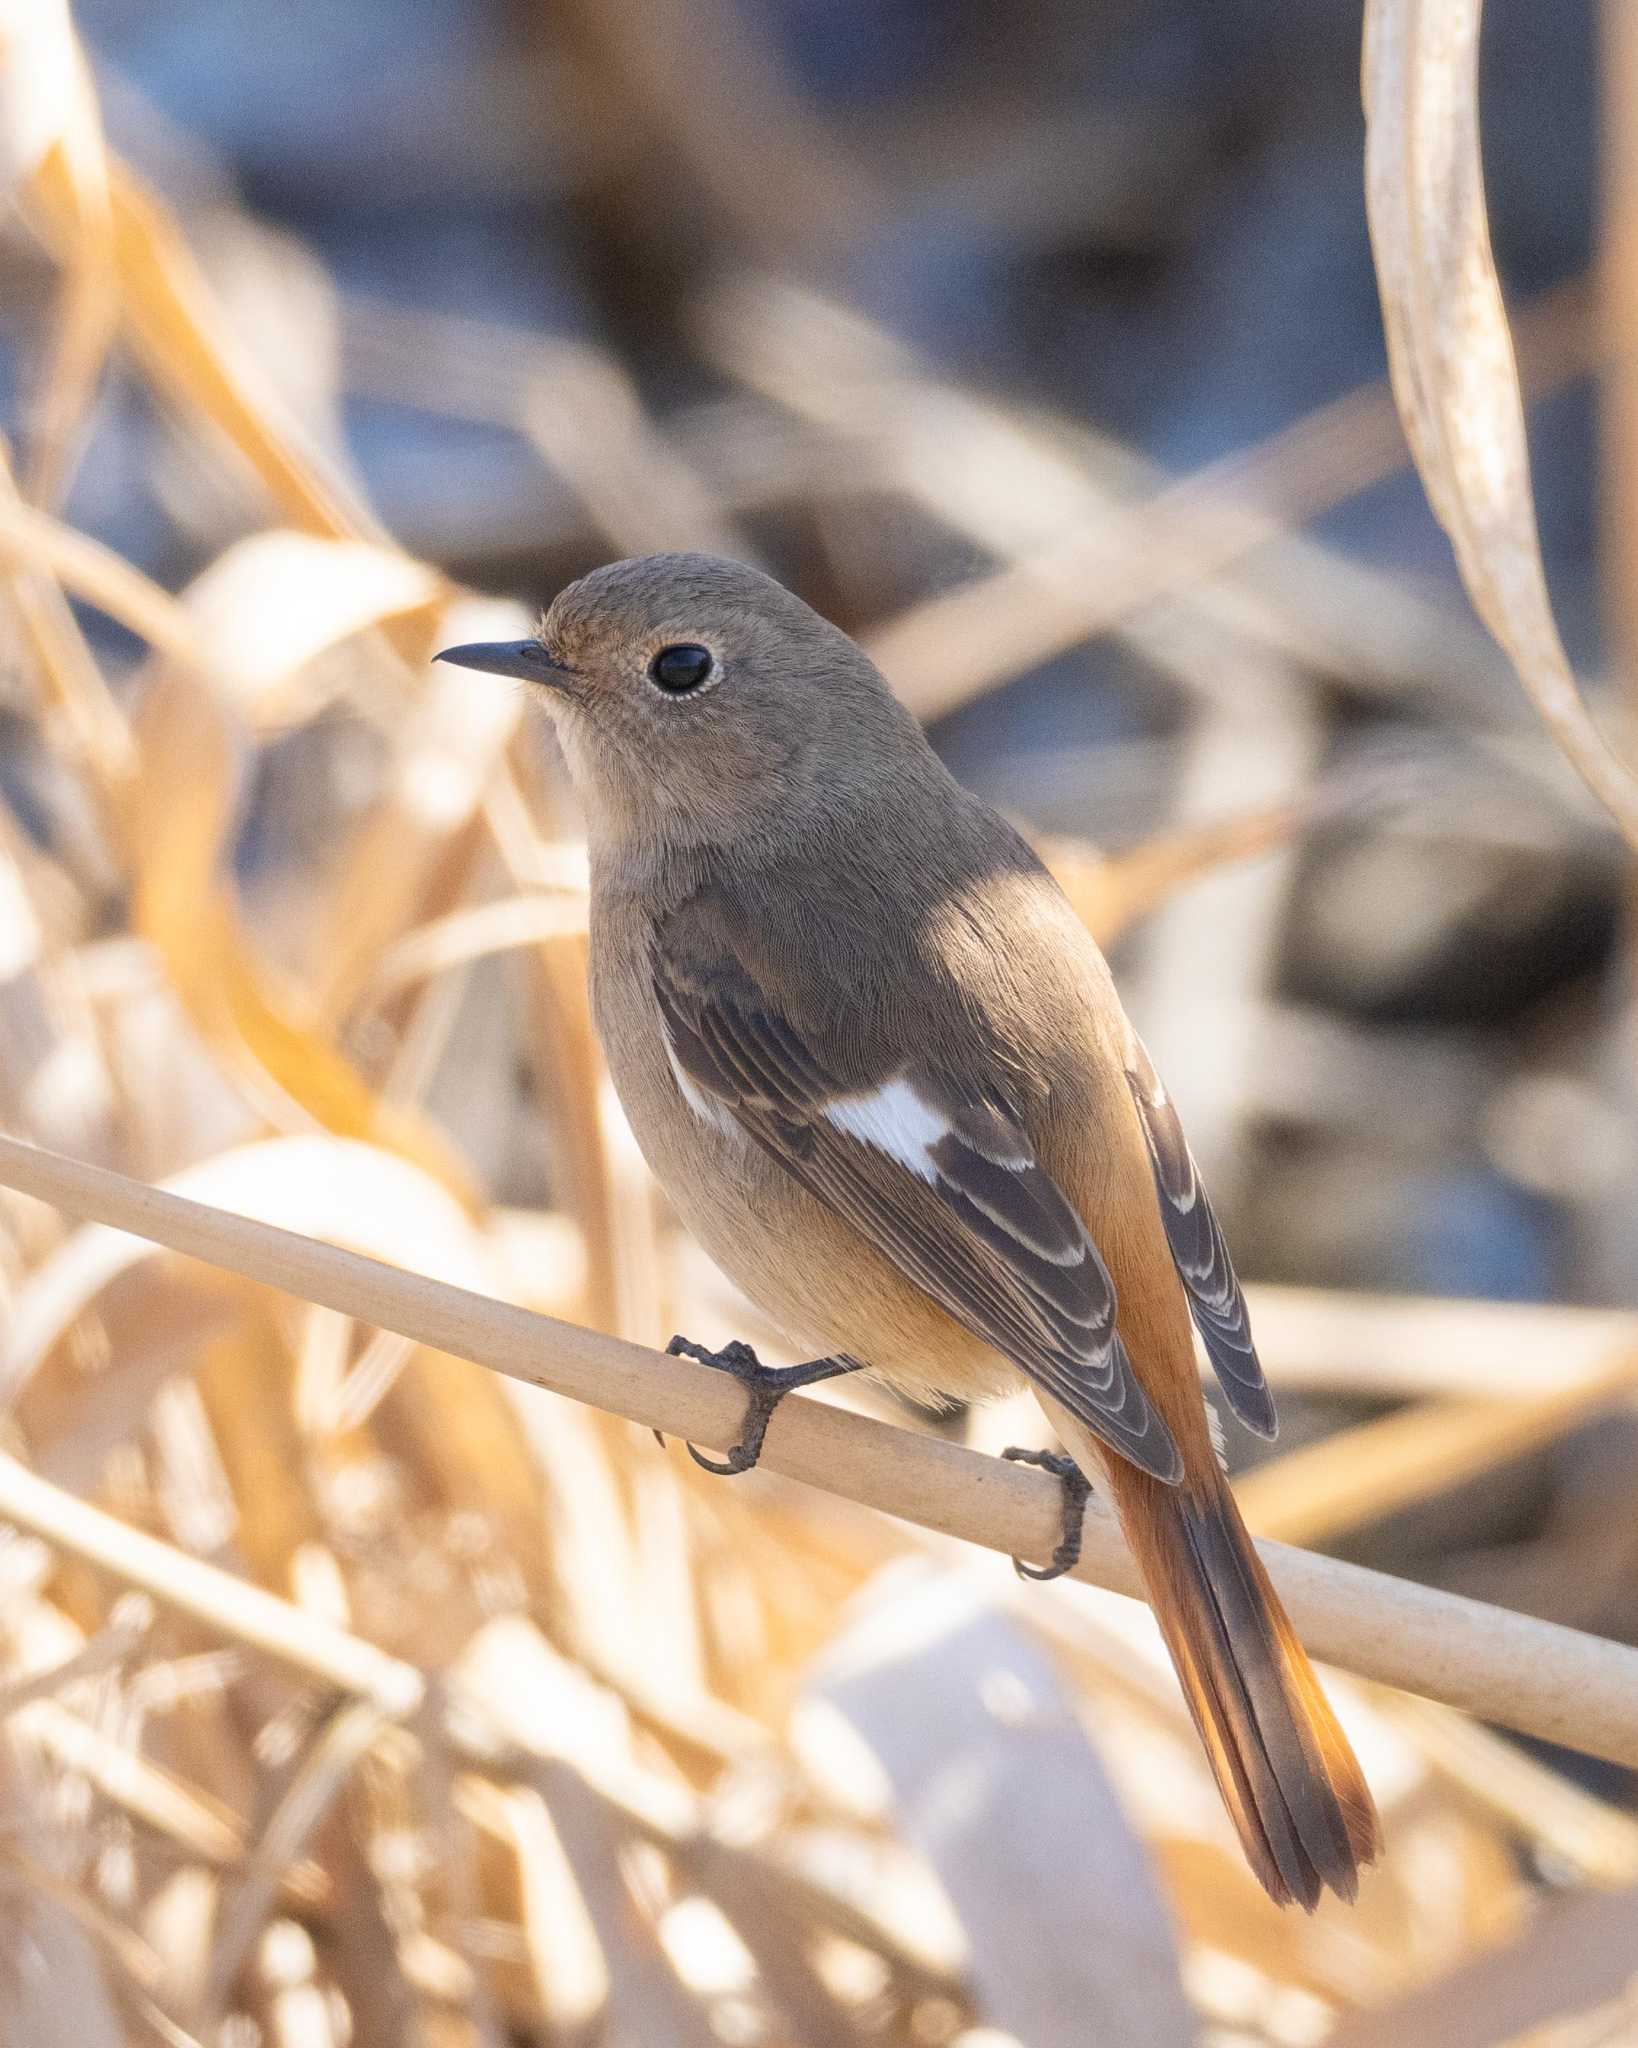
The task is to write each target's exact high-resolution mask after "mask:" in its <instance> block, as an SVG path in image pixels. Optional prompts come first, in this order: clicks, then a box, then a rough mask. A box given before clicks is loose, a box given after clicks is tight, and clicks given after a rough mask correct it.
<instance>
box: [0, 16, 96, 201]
mask: <svg viewBox="0 0 1638 2048" xmlns="http://www.w3.org/2000/svg"><path fill="white" fill-rule="evenodd" d="M78 71H79V53H78V51H77V50H76V49H75V47H74V32H73V29H72V28H71V27H70V25H69V19H68V0H0V194H9V193H10V191H11V189H12V187H13V186H15V185H16V184H18V183H19V182H20V181H21V180H22V179H24V178H26V177H28V176H29V174H30V173H31V172H32V171H34V170H35V169H36V168H37V167H38V165H39V163H40V161H41V159H42V158H43V157H44V156H45V154H46V152H47V151H48V150H50V149H51V148H52V147H53V146H54V145H55V144H56V143H57V142H58V141H59V140H60V138H61V137H62V135H63V132H64V130H65V129H66V128H67V126H68V124H69V122H70V120H71V118H72V116H73V112H74V100H75V92H76V85H77V77H78Z"/></svg>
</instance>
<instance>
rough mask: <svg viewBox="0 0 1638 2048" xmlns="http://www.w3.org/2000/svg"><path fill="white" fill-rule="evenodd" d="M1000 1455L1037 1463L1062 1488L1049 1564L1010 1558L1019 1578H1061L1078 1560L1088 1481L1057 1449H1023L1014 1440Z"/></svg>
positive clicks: (1089, 1487) (1021, 1462) (1018, 1462)
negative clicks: (1058, 1535)
mask: <svg viewBox="0 0 1638 2048" xmlns="http://www.w3.org/2000/svg"><path fill="white" fill-rule="evenodd" d="M1001 1455H1002V1457H1003V1458H1010V1459H1011V1460H1012V1462H1013V1463H1014V1464H1015V1465H1039V1466H1040V1468H1041V1470H1042V1471H1043V1472H1050V1473H1051V1474H1052V1475H1053V1477H1054V1478H1055V1479H1056V1480H1057V1481H1058V1483H1059V1484H1060V1485H1061V1486H1062V1488H1063V1490H1064V1533H1063V1540H1062V1541H1061V1542H1060V1543H1059V1545H1058V1547H1057V1549H1056V1550H1055V1551H1054V1552H1053V1553H1052V1562H1051V1564H1047V1565H1033V1564H1025V1563H1024V1562H1023V1561H1022V1559H1020V1558H1016V1557H1015V1558H1014V1559H1013V1561H1012V1568H1013V1570H1014V1571H1015V1572H1016V1573H1017V1574H1018V1576H1019V1577H1020V1578H1021V1579H1037V1580H1044V1579H1061V1578H1062V1577H1063V1575H1064V1573H1065V1572H1067V1571H1073V1570H1074V1568H1075V1566H1076V1565H1077V1564H1078V1563H1079V1562H1080V1556H1081V1529H1082V1526H1083V1524H1084V1523H1085V1521H1086V1503H1087V1502H1088V1500H1090V1499H1091V1497H1092V1482H1091V1481H1090V1480H1089V1479H1088V1478H1087V1476H1086V1474H1085V1473H1084V1472H1083V1471H1082V1470H1081V1468H1080V1466H1079V1465H1077V1464H1076V1463H1075V1460H1074V1459H1073V1458H1067V1457H1065V1456H1064V1455H1063V1454H1062V1453H1061V1452H1059V1451H1025V1450H1020V1449H1019V1447H1018V1446H1017V1445H1016V1444H1014V1445H1013V1446H1012V1448H1011V1449H1010V1450H1005V1451H1003V1452H1002V1453H1001Z"/></svg>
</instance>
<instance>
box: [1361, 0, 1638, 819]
mask: <svg viewBox="0 0 1638 2048" xmlns="http://www.w3.org/2000/svg"><path fill="white" fill-rule="evenodd" d="M1482 9H1483V0H1370V4H1369V5H1368V6H1367V7H1366V10H1365V55H1364V71H1363V84H1364V94H1365V114H1366V139H1365V200H1366V211H1367V214H1368V217H1369V221H1370V230H1371V246H1372V250H1373V252H1374V254H1375V258H1376V268H1377V278H1378V282H1379V284H1380V287H1381V293H1382V317H1383V325H1384V327H1385V329H1386V332H1387V341H1388V363H1389V368H1390V370H1391V373H1392V377H1393V389H1394V397H1395V399H1396V400H1397V402H1398V405H1399V412H1400V417H1401V418H1402V420H1403V421H1404V425H1405V433H1406V436H1407V437H1408V439H1409V441H1410V445H1411V452H1412V454H1413V455H1414V456H1415V458H1416V467H1417V469H1418V471H1419V472H1420V474H1421V477H1422V483H1423V486H1424V488H1425V489H1426V491H1427V494H1428V499H1429V502H1430V503H1431V505H1432V507H1433V510H1434V513H1435V515H1436V516H1437V518H1438V520H1439V523H1440V524H1441V525H1442V526H1443V527H1444V529H1445V531H1446V532H1447V533H1448V534H1449V536H1450V540H1451V545H1452V546H1453V548H1454V549H1455V551H1456V560H1457V564H1458V566H1459V568H1460V569H1461V573H1462V581H1463V582H1464V583H1465V584H1466V586H1467V592H1468V595H1469V597H1470V598H1471V599H1472V601H1473V606H1474V609H1475V610H1476V611H1477V612H1478V614H1479V616H1480V617H1481V618H1482V619H1483V620H1484V622H1485V624H1486V625H1487V626H1488V627H1489V628H1490V630H1491V632H1492V633H1493V634H1494V635H1495V637H1496V639H1497V640H1498V641H1499V642H1500V643H1501V645H1502V647H1503V648H1504V649H1505V650H1506V652H1507V654H1508V655H1509V656H1510V657H1511V659H1512V662H1513V665H1514V667H1515V668H1516V669H1517V671H1518V674H1519V678H1520V680H1521V681H1522V683H1523V684H1524V687H1525V689H1526V690H1527V691H1528V692H1529V694H1530V697H1531V700H1532V702H1533V703H1534V704H1535V706H1536V709H1537V711H1538V712H1539V713H1540V715H1541V718H1542V720H1543V722H1544V723H1545V725H1546V726H1547V728H1548V730H1549V732H1550V733H1551V734H1552V736H1553V738H1554V739H1555V740H1556V742H1557V743H1558V745H1559V747H1560V748H1561V749H1562V750H1563V752H1564V754H1565V756H1566V758H1567V759H1568V760H1569V761H1570V762H1571V764H1572V765H1573V766H1574V768H1575V769H1576V772H1577V773H1578V774H1579V775H1580V776H1581V778H1582V780H1583V781H1584V782H1585V783H1586V785H1587V787H1588V788H1589V789H1590V790H1591V791H1592V792H1593V794H1594V795H1595V796H1596V797H1597V798H1598V800H1599V801H1600V802H1601V803H1602V804H1603V805H1604V807H1605V808H1606V809H1607V810H1608V811H1609V813H1610V815H1611V816H1612V817H1613V818H1614V819H1615V821H1616V823H1617V824H1618V825H1619V826H1620V828H1621V830H1622V832H1623V833H1624V834H1625V836H1626V838H1627V840H1628V841H1629V842H1630V843H1631V844H1633V845H1634V846H1638V779H1635V778H1634V776H1633V774H1632V772H1631V771H1630V770H1629V769H1628V767H1627V766H1626V765H1625V763H1623V762H1622V761H1621V760H1620V759H1619V758H1618V757H1617V755H1616V754H1615V753H1614V752H1613V751H1612V750H1611V748H1610V746H1609V744H1608V742H1607V741H1606V740H1605V739H1604V737H1603V735H1602V734H1601V733H1600V732H1599V731H1598V729H1597V727H1596V726H1595V725H1594V724H1593V722H1592V720H1591V718H1590V717H1589V716H1588V713H1587V709H1586V706H1585V705H1584V704H1583V703H1582V701H1581V696H1580V693H1579V690H1578V689H1577V686H1576V680H1575V676H1574V674H1573V672H1572V670H1571V668H1570V663H1569V658H1568V656H1567V655H1566V654H1565V652H1564V647H1563V643H1562V641H1561V640H1560V639H1559V635H1558V627H1557V625H1556V623H1555V621H1554V619H1553V609H1552V601H1551V599H1550V598H1549V596H1548V594H1547V577H1546V571H1545V569H1544V567H1543V565H1542V559H1541V544H1540V540H1539V538H1538V535H1537V532H1536V516H1535V502H1534V498H1533V496H1532V492H1531V487H1530V457H1529V448H1528V444H1527V441H1526V437H1525V429H1524V406H1523V401H1522V399H1521V397H1520V393H1519V379H1518V369H1517V365H1516V363H1515V361H1514V355H1513V341H1512V335H1511V333H1510V331H1509V329H1508V324H1507V311H1506V308H1505V306H1504V304H1503V302H1502V293H1501V284H1500V281H1499V280H1498V278H1497V276H1496V267H1495V264H1494V262H1493V260H1492V258H1491V253H1490V227H1489V221H1488V219H1487V216H1486V213H1485V201H1484V167H1483V163H1482V160H1481V156H1480V144H1479V98H1478V59H1479V21H1480V15H1481V13H1482Z"/></svg>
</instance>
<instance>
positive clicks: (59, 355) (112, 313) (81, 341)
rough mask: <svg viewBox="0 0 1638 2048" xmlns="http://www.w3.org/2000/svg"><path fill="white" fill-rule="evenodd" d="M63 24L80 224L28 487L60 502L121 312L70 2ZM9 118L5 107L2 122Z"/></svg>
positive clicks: (68, 181)
mask: <svg viewBox="0 0 1638 2048" xmlns="http://www.w3.org/2000/svg"><path fill="white" fill-rule="evenodd" d="M57 14H58V9H57V8H56V7H54V6H52V5H49V4H48V5H45V6H43V7H41V8H40V9H39V18H42V19H46V20H50V19H52V18H53V17H54V16H56V15H57ZM62 27H63V39H64V40H65V41H66V43H67V45H68V55H69V61H70V63H71V65H72V71H71V85H70V94H69V100H68V105H67V108H66V111H65V114H64V118H63V119H62V121H61V123H60V125H59V127H58V130H57V134H56V137H55V139H54V141H53V143H52V146H51V157H52V159H53V161H54V162H60V165H61V169H62V174H63V183H64V185H65V186H66V188H67V192H68V195H69V205H70V208H71V210H72V215H73V228H72V232H71V234H70V236H69V238H68V246H67V247H66V249H65V251H64V256H63V262H62V284H61V286H60V287H59V289H58V293H57V307H56V319H55V322H54V331H53V334H52V340H51V345H50V350H49V353H48V355H47V358H46V362H45V366H44V371H43V375H42V379H41V384H40V389H39V393H38V396H37V398H36V401H35V407H34V413H35V417H34V420H33V425H32V433H31V436H30V439H31V444H32V445H31V447H30V451H29V462H28V481H29V495H30V497H31V498H32V499H33V500H34V502H35V503H36V504H41V505H47V504H52V503H55V502H57V501H59V500H60V499H61V498H62V497H63V495H64V494H65V493H66V490H67V487H68V484H69V481H70V480H71V478H72V474H73V467H74V460H75V457H76V455H77V454H78V452H79V447H80V445H81V444H82V443H83V441H84V438H85V429H86V425H87V422H88V418H89V414H90V410H91V405H92V402H93V400H94V399H95V397H96V392H97V385H98V383H99V382H100V380H101V377H102V372H103V369H104V366H105V365H106V363H107V360H108V353H109V350H110V348H111V347H112V346H113V341H114V336H115V334H116V333H117V332H118V328H119V319H120V300H119V283H118V277H117V274H116V269H115V262H114V223H113V211H112V208H111V206H110V204H109V193H108V159H107V153H106V151H105V150H104V147H103V138H102V119H101V115H100V112H99V109H98V106H97V98H96V92H95V90H94V88H93V86H92V83H91V76H90V70H89V67H88V66H87V64H86V61H85V58H84V56H83V54H82V52H81V51H80V49H79V47H78V45H77V43H75V41H74V38H73V35H72V32H71V31H70V30H69V29H68V25H67V16H66V9H65V10H63V12H62ZM4 126H5V116H4V112H3V110H0V130H3V129H4Z"/></svg>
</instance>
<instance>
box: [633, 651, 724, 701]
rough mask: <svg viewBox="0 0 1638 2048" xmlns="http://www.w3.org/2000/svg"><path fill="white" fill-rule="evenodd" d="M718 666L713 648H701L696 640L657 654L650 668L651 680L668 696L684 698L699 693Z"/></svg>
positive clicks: (649, 676)
mask: <svg viewBox="0 0 1638 2048" xmlns="http://www.w3.org/2000/svg"><path fill="white" fill-rule="evenodd" d="M715 666H716V661H715V657H714V656H713V655H712V652H711V650H710V648H709V647H700V646H698V645H697V644H696V643H695V642H694V641H692V640H685V641H679V642H678V643H677V645H676V646H674V647H662V648H661V649H660V651H659V653H658V654H656V655H655V657H654V659H653V660H652V661H651V662H650V663H649V665H648V679H649V681H650V682H651V683H653V684H654V685H655V686H656V687H657V688H659V689H662V690H664V691H665V693H666V695H667V696H668V697H684V696H686V695H687V694H688V692H689V691H690V690H697V689H698V688H699V686H700V684H701V683H703V682H704V681H705V679H706V677H707V676H708V675H709V674H710V673H711V671H712V669H713V668H714V667H715Z"/></svg>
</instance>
